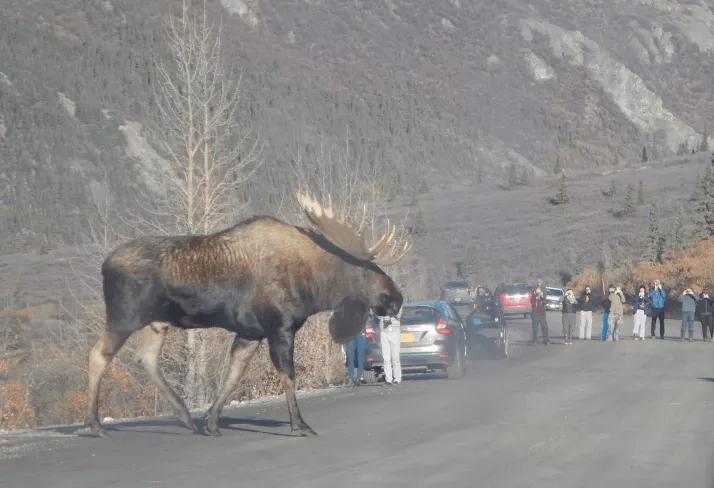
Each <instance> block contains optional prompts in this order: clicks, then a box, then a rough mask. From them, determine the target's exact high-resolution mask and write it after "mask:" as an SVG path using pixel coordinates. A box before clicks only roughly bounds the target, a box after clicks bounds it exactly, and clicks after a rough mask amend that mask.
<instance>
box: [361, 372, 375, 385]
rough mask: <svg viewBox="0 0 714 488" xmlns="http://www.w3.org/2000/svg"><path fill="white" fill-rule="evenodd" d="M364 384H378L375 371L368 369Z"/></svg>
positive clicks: (365, 373)
mask: <svg viewBox="0 0 714 488" xmlns="http://www.w3.org/2000/svg"><path fill="white" fill-rule="evenodd" d="M364 382H365V383H367V384H370V383H376V382H377V372H376V371H375V370H373V369H367V370H365V372H364Z"/></svg>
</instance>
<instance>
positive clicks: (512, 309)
mask: <svg viewBox="0 0 714 488" xmlns="http://www.w3.org/2000/svg"><path fill="white" fill-rule="evenodd" d="M534 289H535V287H534V286H533V285H529V284H527V283H516V284H512V285H504V284H500V285H498V287H497V288H496V291H495V293H494V295H496V299H497V300H498V303H499V304H500V305H501V309H502V310H503V314H504V315H521V314H523V316H524V317H526V318H528V317H529V316H530V314H531V295H532V294H533V290H534Z"/></svg>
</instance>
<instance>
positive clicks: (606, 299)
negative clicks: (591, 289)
mask: <svg viewBox="0 0 714 488" xmlns="http://www.w3.org/2000/svg"><path fill="white" fill-rule="evenodd" d="M608 292H609V293H607V294H603V296H602V301H601V302H600V304H601V305H602V308H603V309H604V310H605V313H604V314H603V315H602V332H600V340H601V341H604V340H605V339H607V331H608V327H607V319H608V317H609V316H610V304H611V303H612V302H611V301H610V295H611V294H613V293H615V285H610V286H609V287H608ZM612 338H613V339H614V338H615V333H614V332H613V334H612Z"/></svg>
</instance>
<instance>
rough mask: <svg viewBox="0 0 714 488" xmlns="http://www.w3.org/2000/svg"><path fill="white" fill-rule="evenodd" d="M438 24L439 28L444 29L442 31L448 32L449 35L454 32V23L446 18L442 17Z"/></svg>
mask: <svg viewBox="0 0 714 488" xmlns="http://www.w3.org/2000/svg"><path fill="white" fill-rule="evenodd" d="M440 23H441V28H442V29H444V31H446V32H448V33H449V34H451V33H452V32H454V31H455V30H456V27H455V26H454V23H453V22H451V21H450V20H449V19H447V18H446V17H442V18H441V22H440Z"/></svg>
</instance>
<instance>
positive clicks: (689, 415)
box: [0, 313, 714, 488]
mask: <svg viewBox="0 0 714 488" xmlns="http://www.w3.org/2000/svg"><path fill="white" fill-rule="evenodd" d="M559 319H560V315H559V314H558V313H554V314H553V315H550V316H549V324H550V331H551V337H552V339H553V343H552V344H551V345H550V346H547V347H545V346H543V345H542V344H539V345H537V346H531V345H529V344H528V342H529V339H530V321H529V320H524V319H516V320H512V321H511V322H510V327H511V340H512V347H511V358H510V359H508V360H505V361H496V360H489V361H479V362H477V364H476V365H475V367H474V370H473V371H472V372H470V373H469V374H468V376H466V377H465V378H463V379H461V380H456V381H449V380H447V379H444V378H440V377H438V376H436V375H430V376H428V377H426V378H424V377H418V376H411V377H409V378H408V379H407V380H405V381H404V382H403V384H402V385H400V386H397V387H391V388H390V387H386V386H370V387H361V388H355V389H344V388H340V389H334V390H323V391H320V392H318V393H316V394H313V395H310V396H306V397H302V398H301V399H300V400H299V402H300V406H301V409H302V413H303V417H304V418H305V420H306V421H307V422H308V424H310V425H311V426H312V427H313V428H314V429H315V430H316V431H317V432H318V433H319V436H318V437H314V438H298V437H292V436H291V435H290V428H289V425H287V423H286V421H287V419H288V415H287V408H286V406H285V402H284V400H283V399H282V398H281V399H280V401H279V402H273V403H270V402H268V403H262V404H257V405H251V406H244V407H237V408H233V409H226V411H225V412H224V414H223V419H222V424H221V427H222V432H223V436H222V437H220V438H211V437H203V436H196V435H192V434H189V433H187V432H186V431H185V430H183V429H181V428H179V427H178V426H177V425H176V423H175V422H174V421H172V420H168V421H167V420H145V421H138V422H132V423H122V424H117V425H115V426H114V427H115V428H116V430H114V431H112V438H111V439H91V438H85V437H80V436H77V435H76V434H74V433H71V431H72V429H70V428H60V429H54V430H49V431H33V432H32V434H28V433H23V434H15V435H11V434H4V435H2V436H0V455H2V456H4V457H5V458H4V459H0V486H2V487H3V488H11V487H45V486H47V487H53V488H65V487H99V486H101V487H110V486H111V487H137V486H145V485H156V486H163V485H166V486H171V487H173V488H184V487H186V488H188V487H191V488H193V487H201V486H212V487H214V486H215V487H223V486H226V487H228V486H230V487H235V486H289V487H291V488H293V487H310V488H313V487H330V488H332V487H337V486H339V487H345V486H355V487H364V486H370V485H377V486H384V485H387V484H389V485H390V486H440V487H444V486H477V487H484V488H485V487H510V488H515V487H548V488H552V487H597V488H601V487H612V488H615V487H620V486H628V487H650V488H651V487H660V486H661V487H671V486H686V487H688V488H694V487H707V488H711V487H713V486H714V483H712V480H714V470H713V469H712V461H713V460H714V442H712V441H713V440H714V438H713V436H712V433H713V432H714V422H713V419H714V411H713V409H712V407H714V405H713V402H714V364H713V362H712V357H714V343H709V342H707V343H704V342H701V341H698V342H695V343H691V344H690V343H687V342H685V343H680V342H679V340H678V339H677V340H676V341H675V340H672V339H673V338H670V339H669V340H664V341H660V340H649V339H648V340H646V341H644V342H639V341H638V342H635V341H632V340H631V335H630V332H631V330H632V328H631V320H632V318H631V316H629V317H626V325H625V328H624V331H623V332H625V333H624V334H623V339H622V340H620V341H618V342H615V343H601V342H600V341H597V340H593V341H584V340H583V341H579V340H575V341H574V344H573V345H570V346H566V345H563V343H562V342H563V341H562V334H561V331H560V320H559ZM595 323H596V324H598V325H596V327H595V329H596V333H599V331H600V327H599V324H600V322H599V317H597V318H596V320H595ZM700 333H701V332H699V333H697V335H696V337H697V338H699V337H700V336H699V334H700ZM668 334H669V335H671V336H674V335H675V334H676V335H677V336H678V335H679V330H678V324H677V323H676V322H675V321H673V320H670V321H668ZM594 335H595V334H594ZM8 456H15V457H14V458H9V457H8Z"/></svg>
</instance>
